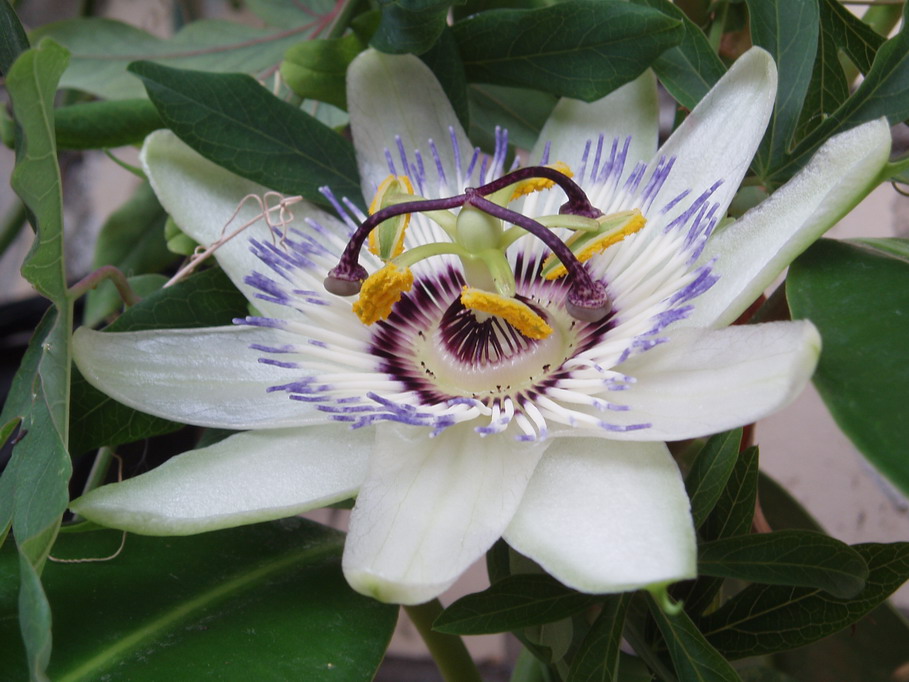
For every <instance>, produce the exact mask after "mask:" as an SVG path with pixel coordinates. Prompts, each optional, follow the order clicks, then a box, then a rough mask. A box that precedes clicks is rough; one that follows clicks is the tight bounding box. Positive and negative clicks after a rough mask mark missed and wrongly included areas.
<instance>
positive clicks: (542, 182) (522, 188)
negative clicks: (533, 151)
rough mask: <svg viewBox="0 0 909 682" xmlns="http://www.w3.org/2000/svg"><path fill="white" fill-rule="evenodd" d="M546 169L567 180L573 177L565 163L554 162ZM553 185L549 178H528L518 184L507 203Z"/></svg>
mask: <svg viewBox="0 0 909 682" xmlns="http://www.w3.org/2000/svg"><path fill="white" fill-rule="evenodd" d="M546 168H552V169H553V170H556V171H558V172H559V173H561V174H562V175H564V176H565V177H568V178H571V177H574V173H572V172H571V168H569V167H568V164H567V163H563V162H562V161H556V162H555V163H552V164H547V165H546ZM555 184H556V183H555V180H552V179H550V178H541V177H532V178H528V179H527V180H524V181H523V182H520V183H518V185H517V187H515V188H514V192H512V194H511V199H510V200H509V201H514V200H515V199H517V198H519V197H522V196H524V195H525V194H530V193H532V192H539V191H541V190H544V189H549V188H550V187H552V186H553V185H555Z"/></svg>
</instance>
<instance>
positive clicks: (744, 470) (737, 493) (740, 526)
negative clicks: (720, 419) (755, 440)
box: [701, 447, 758, 540]
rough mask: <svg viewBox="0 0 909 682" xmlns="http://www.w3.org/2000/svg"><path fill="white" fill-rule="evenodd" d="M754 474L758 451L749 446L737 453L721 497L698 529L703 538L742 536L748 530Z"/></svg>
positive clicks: (753, 492) (755, 496)
mask: <svg viewBox="0 0 909 682" xmlns="http://www.w3.org/2000/svg"><path fill="white" fill-rule="evenodd" d="M757 475H758V450H757V448H756V447H750V448H748V449H746V450H744V451H743V452H741V453H740V454H739V456H738V459H737V460H736V462H735V467H734V468H733V470H732V475H731V476H730V477H729V482H728V483H727V484H726V488H725V490H723V494H722V495H720V498H719V499H718V500H717V503H716V505H715V506H714V508H713V511H712V512H711V513H710V516H709V517H708V518H707V521H706V522H705V523H704V525H703V526H702V528H701V532H702V534H703V536H704V538H705V539H707V540H717V539H719V538H726V537H731V536H734V535H745V534H746V533H748V532H749V531H750V530H751V521H752V518H753V517H754V504H755V501H756V499H757Z"/></svg>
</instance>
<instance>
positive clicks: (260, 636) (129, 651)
mask: <svg viewBox="0 0 909 682" xmlns="http://www.w3.org/2000/svg"><path fill="white" fill-rule="evenodd" d="M120 539H121V534H120V533H116V532H110V531H101V532H92V533H73V534H66V535H62V536H61V537H60V541H59V542H58V544H57V545H56V546H55V548H54V553H55V555H56V556H57V557H59V558H62V559H70V560H71V559H82V558H88V557H106V556H110V555H111V554H112V553H114V552H115V550H116V549H117V547H118V545H119V544H120ZM342 543H343V535H341V534H340V533H338V532H336V531H331V530H329V529H327V528H324V527H320V526H318V525H317V524H313V523H311V522H307V521H304V520H302V519H287V520H285V521H282V522H281V523H277V524H264V525H256V526H251V527H247V528H237V529H232V530H228V531H219V532H214V533H205V534H203V535H198V536H193V537H186V538H178V537H175V538H150V537H142V536H137V535H130V536H128V537H127V538H126V544H125V546H124V548H123V551H122V552H121V553H120V554H119V555H118V556H116V557H115V558H111V559H109V560H106V561H103V562H102V563H77V564H54V565H50V566H48V568H47V570H46V572H45V581H46V584H47V589H48V593H49V595H50V597H51V599H52V602H53V604H54V607H55V609H54V628H55V632H57V633H59V634H60V635H61V636H59V637H57V638H56V642H55V644H56V646H55V650H54V658H53V661H52V662H51V667H50V670H49V674H50V677H51V678H52V679H53V680H55V682H75V681H76V680H101V679H104V680H134V681H137V680H165V679H172V680H189V679H204V678H216V679H236V676H237V674H238V672H239V671H242V675H241V676H242V677H244V678H248V679H254V680H257V681H258V680H263V681H267V680H288V679H298V680H328V679H331V680H340V681H343V680H348V681H350V682H360V681H362V680H368V679H371V678H372V676H373V675H374V673H375V670H376V668H377V667H378V664H379V662H380V661H381V659H382V655H383V654H384V651H385V647H386V645H387V643H388V640H389V638H390V637H391V633H392V629H393V628H394V624H395V619H396V614H397V608H396V607H394V606H388V605H385V604H380V603H378V602H376V601H374V600H372V599H367V598H366V597H362V596H360V595H358V594H356V593H354V592H353V591H352V590H351V589H350V588H349V587H348V586H347V585H346V583H345V582H344V578H343V577H342V575H341V570H340V553H341V546H342ZM14 574H15V566H14V557H13V556H12V555H11V554H10V553H9V552H5V553H4V554H3V555H0V575H2V576H3V579H2V580H0V605H2V606H0V608H2V610H3V612H4V614H8V613H9V611H10V610H11V609H13V608H14V605H15V601H16V596H15V592H14V591H13V590H12V589H10V584H11V580H10V579H9V578H10V576H11V575H14ZM11 628H12V621H10V620H9V619H6V618H0V633H2V634H0V661H2V663H0V677H3V678H4V679H23V676H22V675H21V674H18V675H17V674H15V673H17V672H19V671H16V670H14V669H11V668H12V666H13V665H14V664H15V663H17V662H18V661H19V660H20V659H21V654H20V653H19V652H18V651H17V647H16V643H15V639H14V638H13V637H10V636H9V635H10V629H11Z"/></svg>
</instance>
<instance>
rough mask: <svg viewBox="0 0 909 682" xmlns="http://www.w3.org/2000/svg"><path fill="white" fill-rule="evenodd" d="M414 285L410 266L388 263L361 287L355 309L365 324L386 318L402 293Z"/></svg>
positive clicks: (354, 305)
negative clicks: (404, 266) (403, 266)
mask: <svg viewBox="0 0 909 682" xmlns="http://www.w3.org/2000/svg"><path fill="white" fill-rule="evenodd" d="M412 286H413V273H412V272H411V271H410V268H402V267H399V266H398V265H396V264H394V263H388V264H387V265H386V266H385V267H384V268H382V269H381V270H378V271H376V272H374V273H373V274H371V275H370V276H369V277H367V278H366V280H365V281H364V282H363V285H362V287H361V288H360V298H359V299H357V301H356V302H355V303H354V304H353V311H354V313H356V315H357V317H359V318H360V321H361V322H362V323H363V324H365V325H371V324H373V323H375V322H378V321H379V320H384V319H385V318H386V317H388V316H389V315H390V314H391V309H392V307H393V306H394V304H395V303H397V302H398V301H399V300H401V294H403V293H404V292H405V291H410V289H411V287H412Z"/></svg>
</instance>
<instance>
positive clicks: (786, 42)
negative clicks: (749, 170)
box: [746, 0, 820, 175]
mask: <svg viewBox="0 0 909 682" xmlns="http://www.w3.org/2000/svg"><path fill="white" fill-rule="evenodd" d="M746 3H747V5H748V14H749V16H750V20H751V36H752V40H753V41H754V44H755V45H759V46H761V47H763V48H764V49H765V50H767V51H768V52H769V53H770V54H771V55H772V56H773V59H774V61H775V62H776V65H777V73H778V84H777V91H776V92H777V94H776V104H775V106H774V108H773V115H772V116H771V117H770V124H769V125H768V127H767V132H766V133H765V134H764V139H763V140H762V141H761V145H760V148H759V149H758V153H757V156H756V158H755V161H754V163H755V166H756V167H757V168H759V169H762V170H761V171H759V174H761V175H765V174H767V173H768V171H769V169H771V168H774V167H775V166H777V165H778V164H779V163H780V161H781V160H782V159H783V157H784V156H785V155H786V153H787V152H788V151H789V146H790V143H791V142H792V138H793V135H794V134H795V129H796V126H797V124H798V120H799V114H800V113H801V110H802V102H803V100H804V99H805V93H806V92H807V91H808V84H809V83H810V82H811V71H812V66H813V64H814V57H815V54H817V44H818V31H819V24H820V16H819V10H818V0H746Z"/></svg>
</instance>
